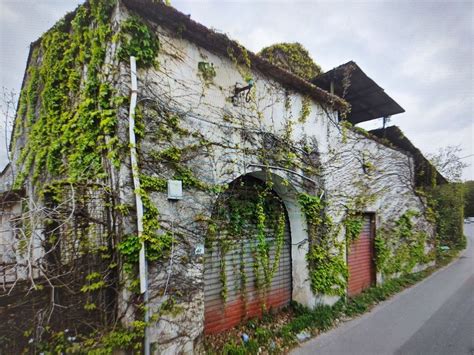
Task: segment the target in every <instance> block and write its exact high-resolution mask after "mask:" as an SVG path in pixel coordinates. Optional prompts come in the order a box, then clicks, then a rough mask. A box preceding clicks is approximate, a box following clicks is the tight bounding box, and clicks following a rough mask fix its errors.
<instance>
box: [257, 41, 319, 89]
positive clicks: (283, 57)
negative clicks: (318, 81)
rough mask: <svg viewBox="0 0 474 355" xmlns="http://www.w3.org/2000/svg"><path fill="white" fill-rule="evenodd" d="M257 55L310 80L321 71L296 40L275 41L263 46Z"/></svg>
mask: <svg viewBox="0 0 474 355" xmlns="http://www.w3.org/2000/svg"><path fill="white" fill-rule="evenodd" d="M258 55H259V56H261V57H263V58H265V59H267V60H268V61H269V62H270V63H272V64H275V65H277V66H279V67H280V68H283V69H286V70H288V71H290V72H292V73H293V74H295V75H298V76H299V77H301V78H303V79H306V80H311V79H313V78H314V77H315V76H318V75H319V74H322V72H323V71H322V70H321V67H320V66H319V65H318V64H316V63H315V62H314V60H313V59H312V58H311V56H310V55H309V53H308V51H307V50H306V48H304V47H303V46H302V45H301V44H300V43H297V42H295V43H276V44H273V45H271V46H268V47H265V48H263V49H262V50H261V51H260V52H259V53H258Z"/></svg>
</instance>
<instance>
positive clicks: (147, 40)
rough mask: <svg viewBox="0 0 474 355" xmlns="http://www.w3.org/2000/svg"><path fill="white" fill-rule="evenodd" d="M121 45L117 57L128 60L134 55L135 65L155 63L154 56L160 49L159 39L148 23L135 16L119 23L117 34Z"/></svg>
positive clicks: (148, 65) (147, 65) (142, 65)
mask: <svg viewBox="0 0 474 355" xmlns="http://www.w3.org/2000/svg"><path fill="white" fill-rule="evenodd" d="M119 38H120V41H121V46H120V50H119V52H118V55H119V58H120V59H121V60H122V61H124V62H128V61H129V60H130V56H134V57H135V58H136V60H137V65H138V66H140V67H144V68H146V67H150V66H154V65H156V57H157V55H158V52H159V50H160V41H159V40H158V37H157V35H156V34H155V32H154V31H153V30H152V29H151V28H150V26H149V25H147V24H146V23H144V22H143V20H142V19H140V18H139V17H137V16H131V17H129V18H127V19H126V20H125V21H123V22H122V24H121V32H120V35H119Z"/></svg>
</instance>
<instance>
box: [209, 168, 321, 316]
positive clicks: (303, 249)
mask: <svg viewBox="0 0 474 355" xmlns="http://www.w3.org/2000/svg"><path fill="white" fill-rule="evenodd" d="M246 176H248V177H252V178H255V179H257V180H259V181H261V182H263V183H266V182H270V181H271V183H272V190H273V191H274V193H275V194H276V195H277V196H278V197H279V199H280V200H281V202H282V203H283V205H284V209H285V210H286V215H287V219H288V224H289V229H290V236H291V237H290V238H291V239H290V260H291V270H292V272H291V280H292V281H291V300H293V301H296V302H298V303H300V304H302V305H305V306H307V307H311V308H312V307H314V306H315V305H316V303H317V301H318V300H317V299H316V297H315V295H314V294H313V292H312V291H311V287H310V281H309V272H308V268H307V262H306V255H307V253H308V249H309V243H308V233H307V224H306V219H305V216H304V214H303V213H302V211H301V207H300V205H299V203H298V194H299V193H300V192H303V191H304V190H303V188H301V187H299V188H297V187H295V186H304V181H303V180H302V179H301V178H299V177H298V178H297V179H301V180H295V176H289V174H287V173H286V172H284V171H271V172H270V171H269V170H266V171H263V170H261V169H253V170H250V171H249V169H247V171H246V173H245V174H242V175H240V176H239V177H237V178H234V179H232V180H231V181H229V182H228V184H232V183H233V182H235V181H238V180H239V179H242V178H245V177H246ZM223 183H226V182H223ZM218 199H219V197H218ZM218 199H216V203H217V201H218ZM205 278H206V271H205ZM205 284H206V279H205ZM205 292H206V286H205Z"/></svg>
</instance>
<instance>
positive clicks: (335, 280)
mask: <svg viewBox="0 0 474 355" xmlns="http://www.w3.org/2000/svg"><path fill="white" fill-rule="evenodd" d="M298 202H299V204H300V206H301V209H302V211H303V213H304V215H305V217H306V222H307V224H308V237H309V239H310V246H309V251H308V254H307V256H306V259H307V261H308V269H309V273H310V275H309V277H310V281H311V289H312V290H313V292H315V293H319V294H325V295H335V296H342V295H344V294H345V292H346V285H347V278H348V270H347V265H346V262H345V260H344V243H343V242H340V241H338V240H337V238H338V234H339V228H338V227H337V226H335V225H334V224H333V222H332V219H331V217H330V216H328V215H327V213H326V211H325V207H326V206H325V203H324V201H323V200H321V198H319V197H318V196H313V195H309V194H305V193H302V194H299V196H298Z"/></svg>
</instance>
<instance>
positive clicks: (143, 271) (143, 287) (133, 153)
mask: <svg viewBox="0 0 474 355" xmlns="http://www.w3.org/2000/svg"><path fill="white" fill-rule="evenodd" d="M130 77H131V82H132V90H131V95H130V112H129V121H130V124H129V137H130V161H131V164H132V175H133V187H134V188H135V202H136V206H137V229H138V239H139V240H140V244H141V247H140V255H139V265H138V267H139V271H140V293H142V294H143V302H144V306H145V337H144V338H145V339H144V353H145V355H149V354H150V344H149V339H148V321H149V314H148V270H147V262H146V258H145V241H144V240H143V202H142V197H141V196H140V178H139V175H138V155H137V148H136V139H135V107H136V106H137V89H138V85H137V64H136V60H135V57H130Z"/></svg>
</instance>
